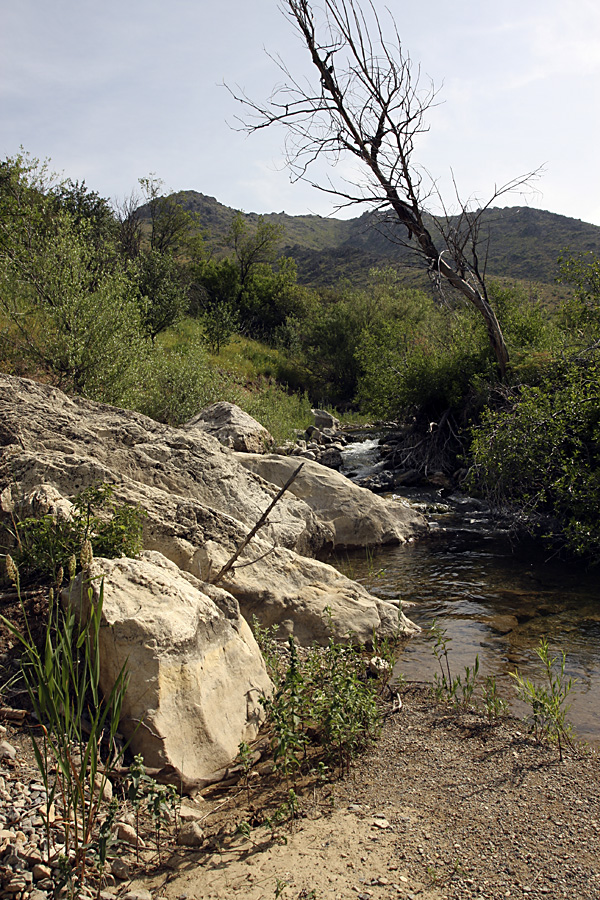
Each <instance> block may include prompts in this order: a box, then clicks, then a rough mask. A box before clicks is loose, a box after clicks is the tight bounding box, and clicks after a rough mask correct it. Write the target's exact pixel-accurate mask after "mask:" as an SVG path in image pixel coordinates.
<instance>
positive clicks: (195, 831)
mask: <svg viewBox="0 0 600 900" xmlns="http://www.w3.org/2000/svg"><path fill="white" fill-rule="evenodd" d="M177 843H178V844H180V846H182V847H201V846H202V844H203V843H204V831H203V830H202V828H201V827H200V825H199V823H198V822H194V821H191V822H184V823H183V824H182V826H181V830H180V832H179V834H178V836H177Z"/></svg>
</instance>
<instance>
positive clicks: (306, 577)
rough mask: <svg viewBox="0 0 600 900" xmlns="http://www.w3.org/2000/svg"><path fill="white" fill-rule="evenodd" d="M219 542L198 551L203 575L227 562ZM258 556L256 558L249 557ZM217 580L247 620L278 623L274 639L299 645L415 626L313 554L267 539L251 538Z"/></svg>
mask: <svg viewBox="0 0 600 900" xmlns="http://www.w3.org/2000/svg"><path fill="white" fill-rule="evenodd" d="M227 559H228V555H227V553H226V552H225V551H224V548H223V546H222V545H221V544H218V543H215V542H213V541H208V542H207V543H206V544H204V546H203V547H202V548H201V549H200V551H199V552H198V562H199V565H200V577H201V579H209V578H211V577H214V575H215V573H217V572H218V571H219V570H220V569H221V567H222V566H223V565H224V564H225V563H226V562H227ZM253 560H256V562H253ZM239 563H240V565H239V566H236V567H234V569H233V570H230V571H229V572H228V573H227V574H226V575H225V577H224V579H223V580H222V581H221V582H219V583H220V584H222V586H223V587H224V588H226V589H227V591H228V592H229V593H230V594H232V595H233V596H234V597H235V598H236V600H237V601H238V602H239V605H240V609H241V611H242V614H243V616H244V618H245V619H246V620H247V621H250V622H251V621H252V619H253V618H254V617H256V619H257V620H258V622H260V624H261V625H262V626H277V628H278V631H277V635H276V636H277V638H278V639H280V640H284V639H285V638H287V637H288V636H289V635H292V634H293V635H294V637H295V639H296V641H297V643H298V644H300V645H303V646H311V645H312V644H313V643H316V644H320V645H322V646H323V645H325V644H327V642H328V641H329V638H330V637H331V636H333V637H334V638H335V639H336V640H338V641H341V642H346V643H350V642H352V643H369V642H370V641H371V640H372V638H373V632H375V633H376V634H378V635H380V636H381V637H386V636H387V637H391V636H392V635H395V634H397V633H402V634H414V633H416V632H418V631H419V628H418V626H416V625H414V624H413V623H412V622H411V621H410V620H409V619H407V618H406V616H405V615H404V613H403V612H402V610H401V609H400V608H399V607H398V605H396V604H395V603H393V602H390V601H385V600H381V599H379V598H378V597H375V596H374V595H373V594H370V593H369V592H368V591H367V589H366V588H364V587H363V586H362V585H360V584H358V583H357V582H356V581H352V580H351V579H349V578H346V576H345V575H342V574H341V573H340V572H338V571H337V570H336V569H334V568H333V567H332V566H329V565H327V564H326V563H323V562H319V561H318V560H316V559H307V558H306V557H301V556H298V554H296V553H293V552H292V551H289V550H286V549H285V548H283V547H273V546H272V545H269V544H268V543H267V542H266V541H264V540H261V539H257V540H256V541H253V542H252V544H251V545H249V547H248V548H247V550H246V551H245V552H244V554H243V555H242V556H241V557H240V559H239Z"/></svg>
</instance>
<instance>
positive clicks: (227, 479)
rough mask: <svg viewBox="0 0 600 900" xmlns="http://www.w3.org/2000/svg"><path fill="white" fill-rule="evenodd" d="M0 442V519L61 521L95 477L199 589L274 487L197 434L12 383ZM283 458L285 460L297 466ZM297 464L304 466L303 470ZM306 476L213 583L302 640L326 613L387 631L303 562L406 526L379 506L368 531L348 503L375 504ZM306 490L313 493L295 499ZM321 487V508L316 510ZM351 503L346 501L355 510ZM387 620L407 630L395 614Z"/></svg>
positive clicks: (362, 596)
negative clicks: (130, 507)
mask: <svg viewBox="0 0 600 900" xmlns="http://www.w3.org/2000/svg"><path fill="white" fill-rule="evenodd" d="M0 447H1V448H2V453H1V455H0V517H4V520H5V521H7V522H9V523H10V520H11V516H13V515H15V514H16V515H19V514H20V510H21V509H23V508H25V507H23V506H22V504H24V503H25V505H26V507H27V510H31V511H33V512H34V513H35V512H36V510H37V511H39V512H44V511H46V512H49V513H50V514H52V515H59V514H61V515H62V514H65V515H67V514H68V510H69V502H70V501H71V500H72V499H73V497H74V496H75V495H76V494H77V493H78V492H80V491H81V490H82V489H84V488H86V487H88V486H90V485H95V484H98V483H99V482H107V483H109V484H111V485H113V487H114V494H115V498H116V499H117V500H120V501H126V502H128V503H131V504H137V505H139V506H140V507H141V508H142V509H143V510H144V512H145V513H146V516H145V518H144V532H143V544H144V547H145V549H146V550H149V551H158V552H160V553H161V554H162V555H163V556H164V557H166V558H167V559H169V560H170V561H171V562H172V563H174V564H175V565H176V566H177V567H178V568H179V569H180V570H181V571H182V572H183V573H190V574H191V575H192V576H195V577H199V578H201V580H202V581H206V582H208V581H210V580H211V579H214V576H215V575H216V573H217V572H218V571H219V569H220V568H221V567H222V565H223V564H224V563H225V562H226V560H227V559H229V558H230V557H231V555H232V554H233V553H234V552H235V551H236V548H237V547H238V546H239V545H240V543H241V542H242V540H243V539H244V538H246V537H247V535H248V533H249V531H250V529H251V528H252V527H253V526H254V525H255V523H256V521H257V520H258V519H259V517H260V516H261V514H262V513H263V512H264V511H265V510H266V509H267V507H268V506H269V504H270V503H271V502H272V500H273V498H274V497H275V496H276V495H277V493H278V491H279V485H280V484H282V483H283V482H282V481H281V480H279V481H276V480H275V478H276V476H275V474H271V475H270V476H269V479H268V480H265V478H264V477H262V475H260V474H256V473H255V471H253V470H251V468H249V467H248V466H247V465H246V462H248V465H250V462H251V460H253V459H254V458H255V457H254V455H251V454H238V453H235V452H234V451H232V450H229V449H227V448H226V447H224V446H222V445H221V444H220V443H219V442H218V441H217V440H216V438H214V437H212V436H211V435H209V434H206V433H205V432H203V431H202V430H195V429H191V430H190V429H188V430H182V429H178V428H172V427H169V426H166V425H161V424H159V423H157V422H154V421H152V420H151V419H148V418H147V417H145V416H142V415H139V414H137V413H134V412H131V411H127V410H121V409H117V408H114V407H110V406H105V405H102V404H97V403H92V402H89V401H87V400H83V399H81V398H77V399H71V398H68V397H66V396H65V395H64V394H63V393H61V392H60V391H58V390H56V389H55V388H52V387H50V386H48V385H41V384H38V383H36V382H33V381H28V380H26V379H20V378H14V377H11V376H0ZM256 458H259V457H256ZM267 459H268V457H267ZM276 459H281V462H286V460H285V459H284V458H278V457H277V458H276ZM289 462H291V464H292V465H296V466H297V464H298V460H297V459H295V460H292V461H289ZM242 463H244V464H242ZM252 465H253V463H252ZM305 465H306V466H308V467H309V470H310V468H312V466H313V465H314V464H311V463H306V464H305ZM278 471H279V470H278ZM303 471H304V470H303ZM316 471H317V473H318V474H319V477H318V478H317V479H316V480H314V481H313V482H312V487H311V488H310V489H309V488H308V487H307V486H306V485H304V482H303V479H302V480H300V484H299V485H295V487H294V491H295V492H296V494H297V495H296V496H295V495H294V494H293V493H291V492H290V491H288V492H287V493H286V494H285V495H284V496H283V498H282V499H281V500H280V502H279V503H277V505H276V506H275V508H274V509H273V510H272V512H271V513H270V515H269V520H268V524H267V525H266V527H264V528H262V529H261V530H260V532H259V534H258V536H257V538H255V539H254V540H253V541H252V542H251V543H250V544H249V545H248V547H247V548H246V551H245V552H244V554H243V555H242V557H241V558H240V560H238V562H237V564H236V566H235V568H234V569H232V570H231V571H230V573H229V575H228V578H227V579H226V580H225V581H224V582H223V586H224V587H225V588H227V589H228V590H229V591H230V593H231V594H233V595H234V596H235V597H236V598H238V600H239V602H240V604H241V606H242V612H243V614H244V615H248V616H251V615H252V614H253V613H256V614H257V616H258V617H259V619H260V620H261V621H263V622H265V623H267V622H278V623H281V624H282V635H284V634H285V633H292V632H293V633H295V634H296V635H297V637H299V639H300V640H301V641H302V642H303V643H311V642H312V641H313V640H319V641H323V640H324V639H325V638H324V635H325V633H324V630H323V629H324V624H323V612H324V610H325V608H326V607H327V608H329V609H330V610H331V612H332V615H333V619H334V627H335V629H336V634H337V635H338V636H340V637H342V636H345V635H346V634H347V633H350V632H351V633H352V634H353V635H354V636H355V637H356V638H357V639H358V640H366V639H369V638H370V637H371V635H372V630H373V628H375V629H376V630H381V632H382V633H390V632H391V631H393V630H395V629H396V626H397V613H396V610H395V608H394V607H393V606H391V605H390V604H384V603H382V601H380V600H378V599H377V598H375V597H372V596H371V595H369V594H368V593H367V591H366V590H365V589H364V588H362V587H360V586H359V585H357V584H355V583H354V582H351V581H349V580H348V579H345V578H343V576H341V575H340V574H339V573H338V572H336V570H335V569H333V568H331V567H329V566H327V565H325V564H324V563H318V562H316V561H315V560H314V559H310V558H307V557H310V556H315V555H317V554H323V553H324V552H325V551H326V550H327V549H328V548H330V547H331V546H333V545H334V544H337V545H338V546H340V545H341V546H357V545H361V544H362V543H367V544H374V543H377V542H379V543H383V542H385V541H386V540H388V539H391V540H401V539H406V538H407V537H408V536H409V535H410V534H412V533H413V530H414V529H413V522H412V520H409V522H408V526H407V530H406V532H405V533H403V534H400V532H399V528H400V526H399V524H398V525H396V520H395V519H394V518H393V517H392V520H391V521H392V524H391V525H390V524H387V525H386V524H385V523H384V521H383V518H384V512H385V510H384V508H382V513H381V516H382V518H381V521H380V523H379V525H377V529H378V530H377V529H376V527H375V525H371V526H369V528H367V527H366V526H365V524H364V521H363V520H365V517H366V512H365V508H364V507H363V506H361V505H360V503H359V499H360V502H361V503H362V502H363V501H366V500H367V499H368V498H370V499H372V500H374V499H376V498H371V495H370V494H368V493H367V492H366V491H365V492H360V491H358V490H357V489H356V488H353V486H352V485H351V482H349V481H348V480H347V479H345V478H344V477H343V476H339V475H337V473H335V472H332V471H331V470H329V469H326V468H324V467H322V466H317V467H316ZM325 476H327V478H328V479H331V478H337V479H339V488H338V489H337V490H336V489H334V488H332V487H331V486H330V487H327V485H328V484H330V482H328V481H326V480H319V479H325ZM277 477H278V478H279V476H277ZM282 477H283V475H282ZM286 477H287V476H286ZM336 484H338V482H336ZM311 490H312V491H315V492H317V494H318V495H320V496H318V497H314V496H313V497H312V498H311V499H310V501H309V502H307V501H308V497H309V494H310V492H311ZM343 490H353V491H354V494H353V496H354V500H353V501H352V500H351V499H350V498H348V499H344V494H343ZM302 492H305V494H306V497H307V500H305V499H303V498H302ZM328 492H329V496H330V497H331V500H330V501H327V502H328V504H329V505H327V504H326V503H324V500H325V497H326V496H327V495H328ZM352 502H355V503H357V504H358V505H356V507H355V509H354V511H353V510H352V508H351V504H352ZM20 504H21V505H20ZM311 504H312V505H313V506H314V508H315V509H317V508H319V509H320V514H319V515H317V514H316V513H315V511H314V510H313V508H312V507H311ZM388 513H390V514H391V513H392V510H391V509H390V510H387V512H385V515H387V514H388ZM27 514H30V513H29V512H28V513H27ZM419 521H420V522H421V520H419ZM295 619H297V622H295ZM400 624H401V627H402V628H406V629H408V628H409V625H407V623H406V622H405V621H404V620H401V623H400ZM312 627H314V629H315V633H314V634H312V633H311V628H312Z"/></svg>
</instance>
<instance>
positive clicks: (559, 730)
mask: <svg viewBox="0 0 600 900" xmlns="http://www.w3.org/2000/svg"><path fill="white" fill-rule="evenodd" d="M536 653H537V655H538V656H539V658H540V660H541V661H542V665H543V667H544V674H545V677H546V680H545V684H541V685H540V684H535V683H534V682H533V681H531V680H530V679H529V678H524V677H523V676H522V675H520V674H519V673H518V672H511V675H512V677H513V678H514V680H515V682H516V685H517V696H518V697H519V699H520V700H524V701H525V703H528V704H529V705H530V706H531V711H532V712H531V721H532V724H533V730H534V733H535V737H536V740H540V741H541V740H543V739H544V738H545V737H548V738H550V740H553V741H556V742H557V744H558V751H559V754H560V759H561V761H562V758H563V744H564V743H568V744H570V743H571V726H570V725H569V724H568V723H567V720H566V716H567V712H568V710H569V707H568V704H567V700H568V697H569V694H570V693H571V690H572V688H573V684H574V681H573V679H572V678H566V677H565V666H566V657H565V654H564V651H562V652H561V654H560V656H553V657H551V656H550V651H549V648H548V641H547V639H546V638H542V639H541V640H540V643H539V646H538V647H537V649H536Z"/></svg>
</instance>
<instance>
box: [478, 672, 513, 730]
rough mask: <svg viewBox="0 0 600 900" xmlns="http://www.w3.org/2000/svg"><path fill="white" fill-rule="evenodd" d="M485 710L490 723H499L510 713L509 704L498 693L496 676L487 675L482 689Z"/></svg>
mask: <svg viewBox="0 0 600 900" xmlns="http://www.w3.org/2000/svg"><path fill="white" fill-rule="evenodd" d="M481 699H482V702H483V708H484V710H485V714H486V716H487V718H488V721H489V722H495V721H497V720H498V719H499V718H500V717H501V716H503V715H505V714H506V713H507V712H508V703H507V702H506V700H505V699H504V698H503V697H501V696H500V694H499V693H498V684H497V682H496V677H495V675H487V676H486V679H485V683H484V685H483V687H482V689H481Z"/></svg>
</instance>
